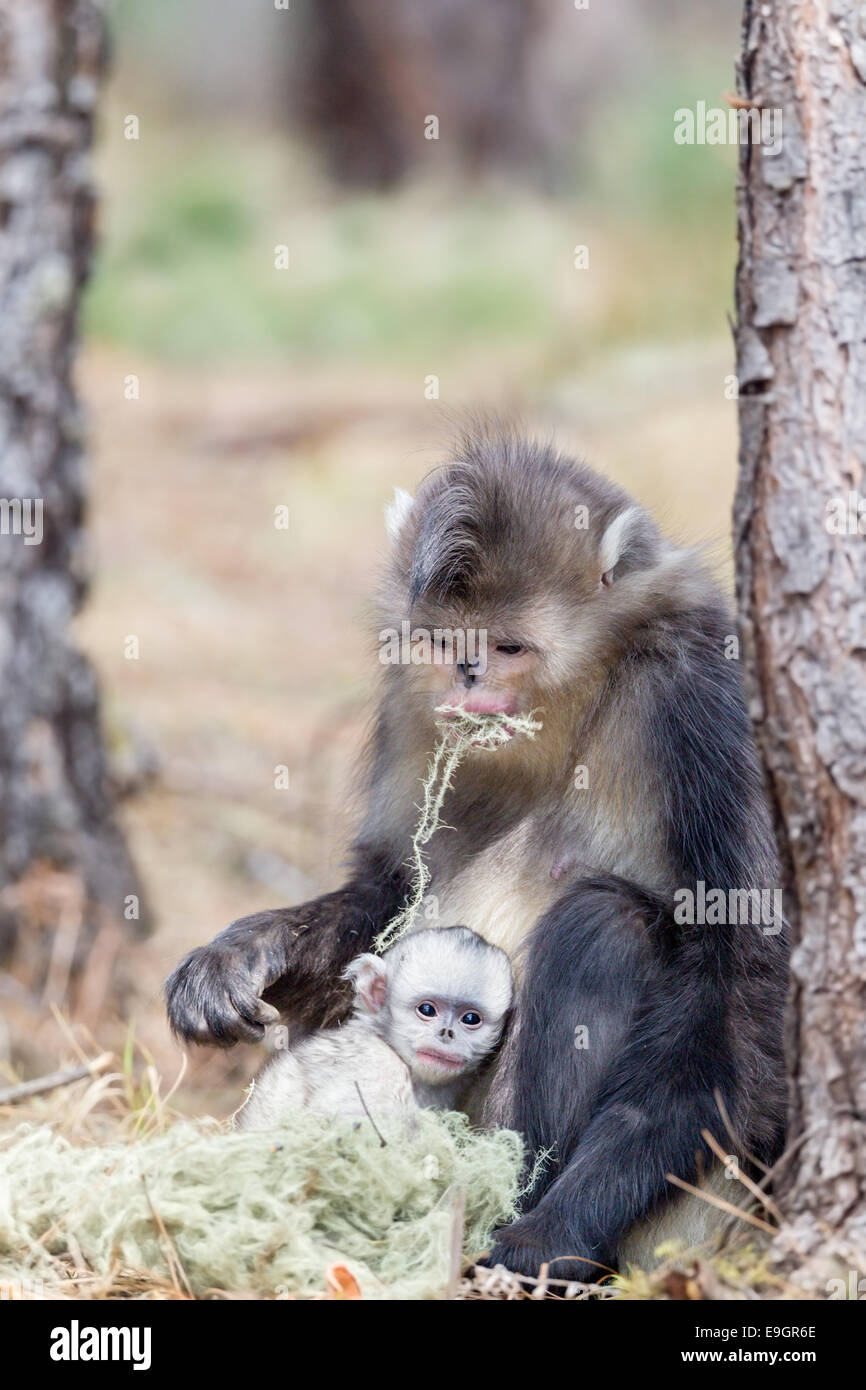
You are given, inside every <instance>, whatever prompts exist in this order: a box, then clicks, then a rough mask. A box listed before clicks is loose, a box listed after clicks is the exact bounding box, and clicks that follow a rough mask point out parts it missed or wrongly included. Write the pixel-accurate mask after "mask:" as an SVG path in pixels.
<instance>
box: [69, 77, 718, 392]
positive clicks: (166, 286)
mask: <svg viewBox="0 0 866 1390" xmlns="http://www.w3.org/2000/svg"><path fill="white" fill-rule="evenodd" d="M729 80H730V73H729V65H728V64H727V63H726V62H723V61H718V62H715V61H714V62H712V63H708V64H707V65H706V66H705V68H704V70H702V71H701V72H700V73H699V74H696V73H695V72H694V71H692V72H691V73H690V74H689V83H688V88H687V89H684V88H683V85H682V83H681V82H680V81H677V80H676V79H674V78H673V77H671V76H667V77H664V76H658V75H656V76H654V77H653V79H652V81H651V82H643V83H641V84H640V85H639V87H636V88H635V89H634V90H627V91H619V92H618V93H612V94H610V96H609V97H608V98H607V99H606V101H605V103H604V104H603V105H601V106H596V108H595V109H594V110H593V112H592V116H591V120H589V121H587V122H586V123H585V127H584V128H583V129H581V130H580V131H577V132H575V136H574V172H573V174H572V176H571V178H570V180H569V185H570V186H569V187H567V188H565V189H560V190H558V191H557V192H556V193H546V194H542V193H538V192H532V191H530V190H527V189H526V188H520V187H518V186H517V185H514V184H509V183H506V182H505V181H502V180H500V181H497V182H485V181H480V182H479V183H478V184H475V185H472V186H469V185H466V184H458V183H448V182H445V181H443V180H441V179H439V180H437V181H435V182H434V181H431V180H425V179H423V178H422V179H416V180H414V181H413V182H412V183H411V184H408V185H406V186H405V187H404V188H403V189H401V190H399V191H398V192H396V193H388V194H385V195H380V196H371V195H366V194H357V193H354V192H353V193H351V194H344V193H342V192H341V191H340V190H338V189H334V188H333V187H331V186H329V185H328V184H327V183H326V182H325V181H324V179H323V177H322V176H321V174H320V173H319V171H318V170H317V168H316V167H315V165H314V164H313V162H312V158H311V156H310V154H309V152H308V151H307V150H306V149H305V148H303V147H301V146H299V145H298V144H297V142H296V140H295V137H293V135H292V134H291V132H289V131H286V132H285V133H283V132H281V131H279V130H277V131H275V130H273V129H271V130H265V129H263V128H261V129H257V128H256V127H255V126H254V125H251V124H249V123H243V122H241V121H235V122H230V121H227V120H223V121H212V122H210V123H209V122H208V121H207V120H205V119H199V120H198V121H196V120H194V119H188V120H178V119H173V118H172V116H171V114H170V113H167V114H165V115H164V116H163V118H162V124H161V125H157V124H156V120H155V117H154V116H152V115H150V114H148V113H147V112H145V113H144V114H143V115H142V131H141V139H140V140H139V141H137V142H136V141H126V140H124V138H123V134H122V121H123V111H122V110H121V108H120V107H118V106H117V104H116V100H114V99H112V101H110V102H109V105H108V108H107V111H106V116H105V120H104V123H103V143H102V147H101V153H100V160H101V164H100V178H101V184H102V192H103V198H104V227H103V237H102V246H101V252H100V255H99V258H98V262H97V267H96V274H95V276H94V279H93V282H92V285H91V288H90V290H89V294H88V297H87V303H86V327H87V329H88V330H89V332H90V333H91V334H93V335H94V336H95V337H97V338H98V339H101V340H103V341H107V342H111V343H116V344H122V345H124V346H125V347H131V348H134V349H135V350H137V351H142V352H146V353H149V354H154V355H156V356H159V357H162V358H166V359H175V360H190V361H196V360H197V361H202V362H204V361H220V360H233V359H238V358H250V359H256V358H259V359H261V358H267V357H279V358H281V359H283V360H285V359H303V360H307V361H309V360H312V359H322V360H341V359H342V360H357V359H359V358H361V357H363V358H364V359H365V360H368V361H374V362H379V363H385V364H387V363H388V362H389V361H394V362H400V363H404V362H411V363H415V362H417V363H418V364H419V365H422V366H423V365H425V364H427V369H428V370H432V369H433V368H432V367H430V366H429V364H430V363H431V361H434V360H441V359H442V357H443V356H454V355H457V356H459V355H461V354H464V353H472V352H484V351H488V350H490V351H499V350H503V349H507V348H508V347H509V345H511V346H513V345H515V344H519V347H520V350H521V351H522V352H525V353H526V354H528V355H534V356H536V357H537V358H538V360H539V362H540V363H542V364H546V365H548V366H551V367H555V366H556V365H558V364H561V363H572V364H574V365H580V363H581V362H582V361H583V360H585V358H586V356H587V355H591V354H592V353H595V352H598V351H599V350H603V349H604V348H605V347H607V346H611V345H616V344H618V343H620V342H621V341H622V340H624V339H629V340H638V341H641V340H656V341H657V340H660V339H671V338H676V339H682V338H694V337H702V336H708V335H718V334H719V333H721V332H724V331H725V313H726V311H727V309H728V307H729V305H730V301H731V287H732V279H733V263H734V255H735V221H734V208H733V188H734V175H735V160H736V156H735V152H734V151H733V150H731V149H727V148H724V147H722V148H719V147H692V148H689V147H682V146H678V145H676V144H675V143H674V141H673V128H674V120H673V113H674V111H675V110H676V109H677V107H679V106H683V105H691V106H693V105H694V103H695V101H696V100H698V98H700V97H702V98H703V99H704V100H707V101H708V102H709V104H711V105H712V104H720V102H721V92H722V91H723V90H724V87H725V86H726V84H728V83H729ZM578 243H582V244H586V245H588V246H589V248H590V255H591V269H590V271H589V272H581V271H576V270H575V269H574V268H573V264H572V256H573V249H574V246H575V245H576V244H578ZM278 244H285V245H287V246H288V247H289V250H290V256H291V265H290V268H289V269H288V270H287V271H278V270H276V269H275V268H274V249H275V247H276V246H277V245H278Z"/></svg>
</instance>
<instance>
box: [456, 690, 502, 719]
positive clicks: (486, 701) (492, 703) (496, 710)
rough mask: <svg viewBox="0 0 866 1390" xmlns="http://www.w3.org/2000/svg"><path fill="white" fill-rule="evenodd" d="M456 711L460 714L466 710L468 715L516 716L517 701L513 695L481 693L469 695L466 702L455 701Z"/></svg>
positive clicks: (492, 692) (491, 692)
mask: <svg viewBox="0 0 866 1390" xmlns="http://www.w3.org/2000/svg"><path fill="white" fill-rule="evenodd" d="M454 709H455V710H456V711H457V712H458V713H459V711H460V710H462V709H465V711H466V713H467V714H514V713H515V711H516V709H517V701H516V700H515V698H514V696H513V695H497V694H496V693H495V692H494V691H487V692H481V691H479V692H478V694H477V695H468V696H467V697H466V699H465V700H455V701H454Z"/></svg>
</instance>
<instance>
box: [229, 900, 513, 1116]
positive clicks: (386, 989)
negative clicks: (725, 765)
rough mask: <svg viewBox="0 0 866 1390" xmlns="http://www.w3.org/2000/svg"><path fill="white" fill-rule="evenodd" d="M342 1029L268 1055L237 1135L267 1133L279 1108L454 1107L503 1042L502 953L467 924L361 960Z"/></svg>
mask: <svg viewBox="0 0 866 1390" xmlns="http://www.w3.org/2000/svg"><path fill="white" fill-rule="evenodd" d="M346 978H347V979H350V980H352V982H353V984H354V988H355V1003H354V1009H353V1012H352V1016H351V1018H350V1019H349V1021H348V1022H347V1023H344V1024H343V1025H342V1027H340V1028H335V1029H329V1030H326V1031H323V1032H320V1033H313V1034H312V1035H310V1036H308V1037H305V1038H303V1039H302V1040H301V1041H300V1042H298V1043H297V1044H295V1045H294V1046H292V1047H290V1048H289V1049H288V1050H287V1051H285V1052H280V1053H278V1054H277V1055H276V1056H275V1057H273V1058H272V1059H271V1060H270V1061H269V1062H268V1063H267V1065H266V1066H265V1067H264V1068H263V1070H262V1071H261V1072H260V1073H259V1075H258V1076H257V1077H256V1079H255V1081H254V1082H253V1085H252V1088H251V1091H250V1095H249V1098H248V1099H247V1101H246V1104H245V1105H244V1106H243V1108H242V1109H241V1110H240V1111H239V1112H238V1115H237V1119H236V1125H237V1127H238V1128H239V1129H272V1128H274V1127H275V1126H277V1125H279V1124H280V1123H281V1122H282V1121H283V1120H284V1118H285V1114H286V1112H287V1111H291V1110H293V1109H294V1110H297V1109H301V1108H307V1109H310V1110H315V1111H318V1112H319V1113H321V1114H327V1115H342V1116H346V1117H347V1118H351V1119H356V1120H361V1119H363V1118H364V1116H365V1115H367V1116H368V1117H369V1118H371V1119H373V1120H374V1121H375V1120H376V1119H377V1117H378V1116H380V1115H383V1116H384V1115H388V1114H390V1115H393V1114H395V1113H402V1114H404V1115H411V1113H412V1112H414V1111H415V1110H416V1109H417V1108H418V1107H419V1106H425V1107H429V1108H431V1109H434V1110H453V1109H457V1108H459V1106H460V1103H461V1101H462V1100H463V1098H464V1096H465V1094H466V1092H467V1091H468V1090H469V1087H470V1085H471V1082H472V1077H473V1073H475V1072H476V1071H477V1070H478V1068H479V1066H480V1065H481V1063H482V1062H483V1061H484V1059H485V1058H486V1057H488V1056H489V1055H490V1053H491V1052H492V1050H493V1048H494V1047H495V1046H496V1044H497V1043H498V1041H499V1039H500V1037H501V1036H502V1030H503V1027H504V1025H505V1020H506V1017H507V1015H508V1010H509V1009H510V1007H511V1001H512V997H513V993H514V977H513V974H512V970H511V963H510V961H509V959H508V956H507V955H506V954H505V952H504V951H500V950H499V948H498V947H496V946H489V945H488V944H487V942H486V941H484V940H483V939H482V938H481V937H480V936H478V935H476V933H475V932H473V931H470V930H469V928H468V927H432V928H425V929H424V930H421V931H414V932H409V933H408V935H406V936H404V937H403V938H402V940H400V941H398V942H397V944H396V945H395V946H393V947H392V948H391V949H390V950H389V951H387V952H386V953H385V955H383V956H373V955H362V956H358V957H357V958H356V959H355V960H353V961H352V962H351V964H350V965H349V967H348V969H347V970H346Z"/></svg>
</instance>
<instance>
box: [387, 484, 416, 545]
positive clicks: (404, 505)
mask: <svg viewBox="0 0 866 1390" xmlns="http://www.w3.org/2000/svg"><path fill="white" fill-rule="evenodd" d="M414 503H415V498H414V497H413V496H412V494H411V492H407V491H406V489H405V488H403V487H395V489H394V496H393V498H392V500H391V501H390V502H386V503H385V530H386V531H387V532H388V537H389V539H390V540H391V541H396V539H397V537H398V536H399V534H400V532H401V531H402V529H403V524H404V522H405V521H406V518H407V516H408V515H409V513H410V512H411V510H412V507H413V506H414Z"/></svg>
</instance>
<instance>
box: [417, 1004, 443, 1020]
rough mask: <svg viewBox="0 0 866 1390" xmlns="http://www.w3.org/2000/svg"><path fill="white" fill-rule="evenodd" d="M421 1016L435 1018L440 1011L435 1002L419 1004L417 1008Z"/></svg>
mask: <svg viewBox="0 0 866 1390" xmlns="http://www.w3.org/2000/svg"><path fill="white" fill-rule="evenodd" d="M415 1012H416V1014H417V1015H418V1017H419V1018H435V1017H436V1014H437V1012H438V1010H437V1008H436V1005H435V1004H428V1003H426V1002H425V1003H423V1004H419V1005H418V1007H417V1008H416V1010H415Z"/></svg>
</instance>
